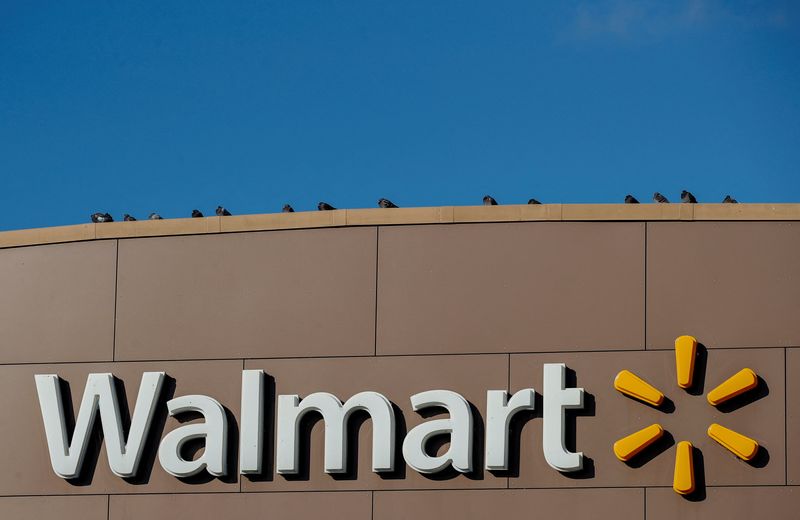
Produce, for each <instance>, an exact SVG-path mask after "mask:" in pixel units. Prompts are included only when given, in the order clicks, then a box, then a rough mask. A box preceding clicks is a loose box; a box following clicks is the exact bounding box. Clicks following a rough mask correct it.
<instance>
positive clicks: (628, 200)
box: [625, 194, 639, 204]
mask: <svg viewBox="0 0 800 520" xmlns="http://www.w3.org/2000/svg"><path fill="white" fill-rule="evenodd" d="M625 204H639V201H638V200H636V197H634V196H633V195H630V194H629V195H625Z"/></svg>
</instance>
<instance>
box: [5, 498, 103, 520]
mask: <svg viewBox="0 0 800 520" xmlns="http://www.w3.org/2000/svg"><path fill="white" fill-rule="evenodd" d="M0 517H2V518H8V519H14V520H50V519H52V518H57V519H58V520H106V518H108V497H107V496H90V497H67V496H62V497H2V498H0Z"/></svg>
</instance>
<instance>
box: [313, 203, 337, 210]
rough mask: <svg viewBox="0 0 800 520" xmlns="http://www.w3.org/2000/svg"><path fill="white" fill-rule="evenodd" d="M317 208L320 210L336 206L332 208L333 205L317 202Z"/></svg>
mask: <svg viewBox="0 0 800 520" xmlns="http://www.w3.org/2000/svg"><path fill="white" fill-rule="evenodd" d="M317 209H318V210H320V211H331V210H333V209H336V208H334V207H333V206H331V205H330V204H328V203H327V202H320V203H319V204H317Z"/></svg>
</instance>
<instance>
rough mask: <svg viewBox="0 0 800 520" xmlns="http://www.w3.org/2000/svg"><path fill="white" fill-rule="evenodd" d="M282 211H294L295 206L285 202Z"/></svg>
mask: <svg viewBox="0 0 800 520" xmlns="http://www.w3.org/2000/svg"><path fill="white" fill-rule="evenodd" d="M281 211H282V212H284V213H294V208H293V207H291V206H290V205H288V204H284V205H283V209H282V210H281Z"/></svg>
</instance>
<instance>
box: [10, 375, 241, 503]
mask: <svg viewBox="0 0 800 520" xmlns="http://www.w3.org/2000/svg"><path fill="white" fill-rule="evenodd" d="M241 369H242V362H241V361H185V362H158V363H97V364H92V363H90V364H63V365H21V366H20V365H17V366H12V365H6V366H0V410H3V413H4V416H5V417H7V418H13V419H10V420H4V421H2V422H0V460H2V461H3V464H4V465H5V466H6V467H7V468H12V469H11V470H9V471H6V472H3V473H2V474H0V495H48V494H81V493H92V494H96V493H175V492H197V491H239V484H238V481H237V478H236V470H235V469H232V473H231V477H230V478H227V477H226V478H225V481H222V480H220V479H210V480H209V479H192V480H189V481H183V480H180V479H177V478H175V477H173V476H172V475H169V474H168V473H166V472H165V471H164V470H163V469H162V468H161V465H160V464H159V463H158V459H157V455H156V453H155V449H156V448H157V445H158V441H159V439H160V438H162V437H163V435H165V434H166V433H167V432H168V431H172V430H173V429H175V428H177V427H178V426H180V425H181V424H182V423H180V422H178V420H177V419H175V418H167V417H166V411H167V407H166V404H165V403H166V400H167V397H169V396H170V395H172V394H174V396H181V395H191V394H203V395H208V396H211V397H213V398H215V399H217V400H218V401H219V402H220V403H221V404H222V405H223V406H225V407H226V408H227V409H228V410H229V411H230V412H231V413H232V414H233V416H234V417H235V418H236V420H237V422H238V417H239V402H240V395H241ZM145 371H164V372H166V374H167V376H169V378H171V379H172V382H170V380H167V381H166V382H165V385H164V389H163V390H162V395H161V401H160V403H159V405H158V408H157V410H156V415H155V416H154V419H153V430H152V431H151V435H150V436H148V441H149V445H148V446H147V447H146V451H145V454H144V456H143V458H142V466H141V469H142V472H141V473H140V478H137V479H136V481H135V483H132V482H129V481H126V480H123V479H121V478H120V477H117V476H115V475H114V474H113V473H111V469H110V468H109V467H108V458H107V456H106V452H105V448H103V449H102V450H100V452H99V454H97V455H92V454H93V453H95V451H96V450H92V449H91V448H92V447H93V446H94V447H97V446H99V443H98V442H97V441H96V439H93V441H92V442H91V443H90V450H89V451H88V452H87V453H88V454H87V457H86V461H85V468H86V469H89V468H91V467H92V465H93V464H94V461H95V460H96V468H95V469H94V471H93V472H92V471H89V472H88V474H87V476H86V477H85V478H82V479H80V480H79V481H78V482H76V483H70V482H68V481H66V480H64V479H62V478H60V477H58V476H57V475H56V474H55V473H53V470H52V467H51V465H50V456H49V453H48V450H47V440H46V437H45V433H44V426H43V424H42V415H41V411H40V409H39V401H38V397H37V394H36V385H35V383H34V377H33V376H34V374H58V375H59V376H60V377H61V378H62V379H64V380H65V381H67V382H68V383H69V389H70V394H71V397H72V400H71V402H72V407H73V409H74V413H75V414H76V415H77V413H78V409H79V406H80V400H81V398H82V397H83V390H84V387H85V385H86V376H87V375H88V374H89V373H100V372H111V373H113V374H114V375H115V376H116V377H117V378H119V379H121V380H122V381H123V383H124V390H125V396H126V398H127V400H126V401H127V403H128V409H129V410H130V411H132V410H133V408H134V405H135V403H136V396H137V394H138V392H139V383H140V381H141V378H142V372H145ZM65 399H66V397H65ZM164 424H165V425H166V426H165V427H163V428H162V425H164ZM98 426H99V417H98ZM237 431H238V430H237V428H236V425H235V424H234V423H229V438H231V439H234V441H233V442H238V441H236V439H238V436H237ZM229 458H230V455H229ZM229 462H231V461H230V460H229ZM236 467H237V466H236V459H235V457H234V458H233V459H232V468H236ZM148 468H152V471H148ZM204 475H207V474H204Z"/></svg>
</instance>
